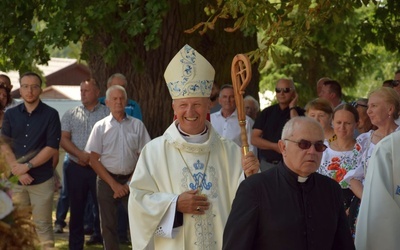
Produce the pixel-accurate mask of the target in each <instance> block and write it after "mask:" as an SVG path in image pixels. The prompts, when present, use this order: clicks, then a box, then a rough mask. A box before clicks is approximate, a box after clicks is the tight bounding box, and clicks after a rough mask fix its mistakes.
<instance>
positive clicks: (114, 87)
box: [106, 85, 128, 101]
mask: <svg viewBox="0 0 400 250" xmlns="http://www.w3.org/2000/svg"><path fill="white" fill-rule="evenodd" d="M114 90H119V91H122V93H124V97H125V101H127V100H128V95H127V94H126V90H125V89H124V87H122V86H119V85H113V86H111V87H109V88H108V89H107V91H106V100H110V94H111V91H114Z"/></svg>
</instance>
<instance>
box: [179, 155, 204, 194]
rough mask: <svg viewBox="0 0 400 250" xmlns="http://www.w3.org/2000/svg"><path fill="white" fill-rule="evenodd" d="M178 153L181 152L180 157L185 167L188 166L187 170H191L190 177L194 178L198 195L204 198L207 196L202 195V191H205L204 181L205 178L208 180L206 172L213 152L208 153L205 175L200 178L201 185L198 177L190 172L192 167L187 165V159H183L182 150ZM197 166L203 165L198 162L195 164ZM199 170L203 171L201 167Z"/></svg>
mask: <svg viewBox="0 0 400 250" xmlns="http://www.w3.org/2000/svg"><path fill="white" fill-rule="evenodd" d="M178 151H179V154H180V156H181V157H182V160H183V162H184V163H185V165H186V168H187V169H188V170H189V173H190V175H191V176H192V178H193V180H194V183H196V186H195V189H197V195H203V196H205V194H202V191H203V183H204V180H205V178H206V172H207V167H208V160H209V159H210V153H211V151H209V152H208V156H207V160H206V164H205V167H204V171H203V173H202V174H201V175H200V177H201V181H200V183H199V181H198V178H196V175H194V174H193V173H192V170H190V167H189V165H188V164H187V162H186V160H185V158H184V157H183V155H182V152H181V150H180V149H178ZM196 164H199V166H200V164H201V163H200V161H197V163H195V164H194V165H196ZM195 168H196V167H195ZM199 169H201V167H199Z"/></svg>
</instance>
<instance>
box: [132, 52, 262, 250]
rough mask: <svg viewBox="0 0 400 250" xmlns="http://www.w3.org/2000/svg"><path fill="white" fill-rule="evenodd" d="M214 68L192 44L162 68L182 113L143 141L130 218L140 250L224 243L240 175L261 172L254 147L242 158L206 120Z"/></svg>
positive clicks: (134, 242) (174, 105) (135, 246)
mask: <svg viewBox="0 0 400 250" xmlns="http://www.w3.org/2000/svg"><path fill="white" fill-rule="evenodd" d="M214 74H215V71H214V69H213V67H212V66H211V64H210V63H209V62H208V61H207V60H206V59H205V58H204V57H203V56H202V55H200V54H199V53H198V52H197V51H195V50H194V49H193V48H191V47H190V46H189V45H185V46H184V47H183V48H182V49H181V50H180V51H179V52H178V53H177V55H176V56H175V57H174V58H173V59H172V61H171V62H170V63H169V65H168V67H167V69H166V71H165V74H164V77H165V80H166V82H167V86H168V88H169V91H170V94H171V96H172V99H173V103H172V108H173V110H174V114H175V115H176V117H177V120H176V121H174V122H173V123H172V124H171V125H170V126H169V128H168V129H167V130H166V131H165V133H164V135H163V136H161V137H158V138H156V139H154V140H153V141H151V142H150V143H148V144H147V145H146V146H145V148H144V149H143V150H142V153H141V155H140V158H139V161H138V164H137V168H136V171H135V173H134V175H133V177H132V182H131V184H130V190H131V192H130V198H129V221H130V229H131V236H132V237H131V238H132V248H133V249H135V250H138V249H146V248H147V247H154V248H155V249H158V250H161V249H211V250H214V249H221V247H222V232H223V229H224V225H225V222H226V219H227V218H228V214H229V211H230V205H231V202H232V200H233V197H234V193H235V192H236V189H237V187H238V185H239V182H240V181H241V180H243V179H244V178H245V175H246V176H249V175H252V174H254V173H257V172H258V169H259V164H258V161H257V159H256V157H255V156H254V154H253V153H252V152H250V153H248V154H247V155H246V156H245V157H244V158H243V161H242V156H241V150H240V148H239V146H237V145H236V144H235V143H234V142H232V141H231V140H227V139H223V138H221V137H220V136H219V135H218V134H217V132H216V131H215V130H214V129H213V127H212V126H211V124H210V123H209V122H208V121H207V113H208V112H209V107H210V99H209V97H210V93H211V88H212V83H213V80H214ZM241 163H242V164H241ZM150 249H151V248H150Z"/></svg>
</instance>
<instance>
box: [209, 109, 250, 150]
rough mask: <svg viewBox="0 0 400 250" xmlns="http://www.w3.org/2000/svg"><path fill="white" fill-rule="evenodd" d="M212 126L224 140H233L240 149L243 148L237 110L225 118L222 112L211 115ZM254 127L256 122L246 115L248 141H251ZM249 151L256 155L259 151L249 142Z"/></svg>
mask: <svg viewBox="0 0 400 250" xmlns="http://www.w3.org/2000/svg"><path fill="white" fill-rule="evenodd" d="M210 118H211V124H212V126H213V127H214V129H215V130H216V131H217V132H218V134H219V135H220V136H222V137H224V138H227V139H229V140H232V141H233V142H235V143H236V144H237V145H238V146H239V147H241V146H242V141H241V139H240V126H239V121H238V114H237V109H236V110H235V111H234V112H233V113H232V114H231V115H230V116H228V117H226V118H225V117H224V116H223V115H222V112H221V110H220V111H218V112H215V113H212V114H211V117H210ZM253 125H254V121H253V120H252V119H251V118H250V117H248V116H247V115H246V132H247V140H248V141H250V138H251V131H252V128H253ZM249 150H250V151H253V153H254V154H256V155H257V152H256V151H255V150H257V149H256V148H255V147H253V145H251V143H250V142H249Z"/></svg>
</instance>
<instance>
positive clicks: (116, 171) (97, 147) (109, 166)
mask: <svg viewBox="0 0 400 250" xmlns="http://www.w3.org/2000/svg"><path fill="white" fill-rule="evenodd" d="M126 102H127V95H126V91H125V89H124V88H123V87H121V86H119V85H114V86H111V87H110V88H108V89H107V92H106V104H107V107H108V108H109V109H110V111H111V114H110V115H109V116H107V117H106V118H104V119H102V120H100V121H98V122H97V123H96V124H95V125H94V127H93V130H92V132H91V134H90V136H89V140H88V142H87V144H86V148H85V150H86V151H87V152H89V153H90V163H91V166H92V168H93V169H94V171H95V172H96V173H97V175H98V178H97V200H98V203H99V210H100V223H101V233H102V236H103V241H104V247H105V249H119V240H118V233H117V205H118V202H119V201H121V202H122V203H123V205H124V207H125V209H127V205H128V197H129V196H128V194H129V186H128V183H129V181H130V179H131V177H132V174H133V171H134V170H135V167H136V162H137V160H138V158H139V154H140V151H141V150H142V149H143V147H144V145H145V144H146V143H147V142H149V141H150V136H149V134H148V133H147V130H146V128H145V126H144V124H143V123H142V122H141V121H140V120H139V119H136V118H134V117H132V116H129V115H126V113H125V106H126Z"/></svg>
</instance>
